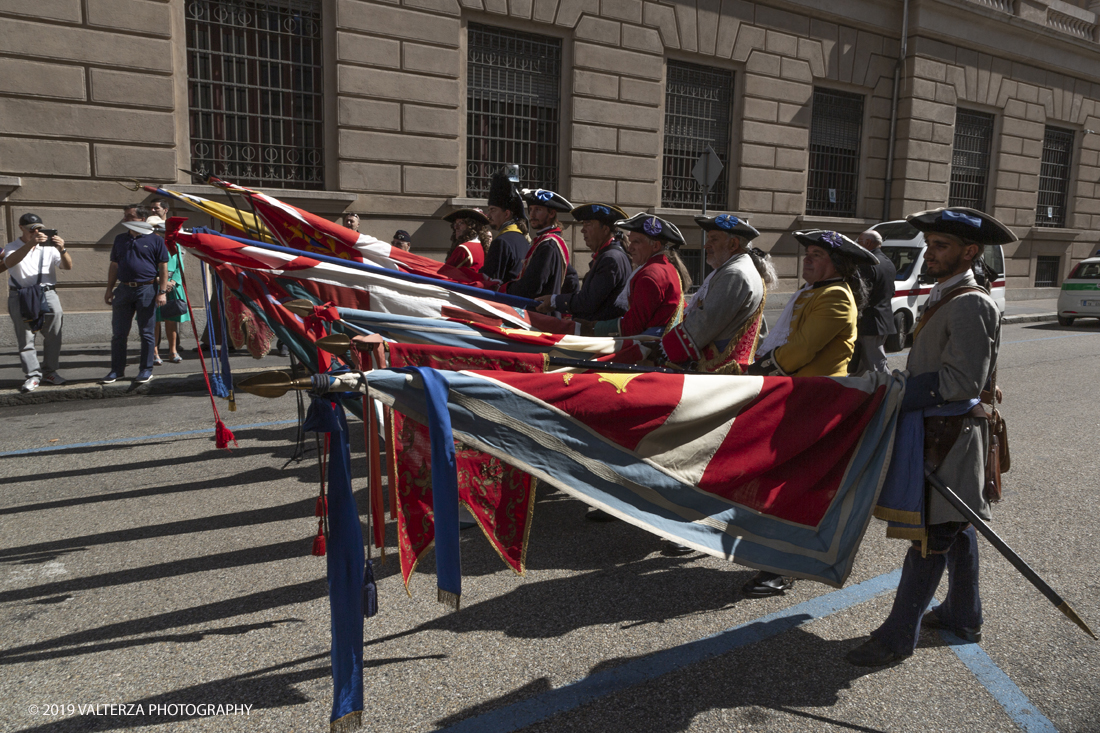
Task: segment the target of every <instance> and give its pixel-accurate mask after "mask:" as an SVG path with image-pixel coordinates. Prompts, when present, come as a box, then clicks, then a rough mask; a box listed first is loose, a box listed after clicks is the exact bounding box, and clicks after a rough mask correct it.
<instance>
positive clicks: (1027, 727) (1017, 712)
mask: <svg viewBox="0 0 1100 733" xmlns="http://www.w3.org/2000/svg"><path fill="white" fill-rule="evenodd" d="M940 636H941V637H942V638H943V640H944V641H945V642H947V644H948V645H949V646H950V647H951V651H953V652H955V656H957V657H958V658H959V659H960V660H962V663H963V664H965V665H966V666H967V668H968V669H969V670H970V671H971V672H972V673H973V674H974V676H975V677H977V678H978V682H981V683H982V686H984V687H985V689H987V690H989V694H991V695H993V699H995V700H996V701H997V702H998V703H1000V705H1001V707H1003V708H1004V709H1005V712H1006V713H1008V717H1010V718H1012V720H1013V722H1015V723H1016V725H1018V726H1020V730H1023V731H1025V733H1057V731H1058V729H1057V728H1055V727H1054V723H1051V722H1050V720H1049V719H1048V718H1047V716H1045V715H1043V714H1042V713H1041V712H1039V709H1038V708H1036V707H1035V706H1034V705H1032V704H1031V701H1030V700H1028V699H1027V696H1026V695H1024V693H1023V692H1021V691H1020V688H1019V687H1017V686H1016V683H1015V682H1013V681H1012V680H1011V679H1009V677H1008V675H1007V674H1005V673H1004V672H1003V671H1002V670H1001V668H1000V667H998V666H997V664H996V662H994V661H993V660H992V659H990V658H989V655H988V654H986V653H985V650H984V649H982V648H981V647H980V646H978V645H977V644H970V643H967V642H965V641H963V640H962V639H960V638H959V637H957V636H955V635H954V634H952V633H951V632H950V631H941V632H940Z"/></svg>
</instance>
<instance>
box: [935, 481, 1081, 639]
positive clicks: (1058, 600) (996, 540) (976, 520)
mask: <svg viewBox="0 0 1100 733" xmlns="http://www.w3.org/2000/svg"><path fill="white" fill-rule="evenodd" d="M924 477H925V478H926V479H928V483H930V484H931V485H932V488H934V489H935V490H936V491H938V492H939V493H940V495H941V496H943V498H945V499H947V501H948V502H949V503H950V504H951V506H953V507H955V509H957V510H958V511H959V513H960V514H962V515H963V516H964V517H966V519H967V521H968V522H970V523H971V524H973V525H974V528H975V529H977V530H978V531H979V532H981V533H982V534H983V535H984V536H985V538H986V539H987V540H989V544H991V545H993V547H995V548H996V549H997V551H998V552H999V553H1001V554H1002V555H1004V557H1005V559H1006V560H1008V561H1009V562H1010V563H1012V567H1014V568H1016V569H1017V570H1018V571H1020V574H1021V575H1023V576H1024V577H1025V578H1027V580H1028V581H1029V582H1030V583H1031V584H1032V585H1034V586H1035V587H1036V588H1038V589H1039V592H1040V593H1042V594H1043V595H1044V596H1046V598H1047V600H1048V601H1050V602H1051V603H1052V604H1054V606H1055V607H1056V608H1057V609H1058V610H1059V611H1061V612H1062V613H1064V614H1065V615H1066V618H1068V619H1069V620H1070V621H1072V622H1073V623H1075V624H1077V625H1078V626H1080V627H1081V630H1082V631H1084V632H1085V633H1086V634H1088V635H1089V636H1091V637H1092V638H1093V639H1096V634H1094V633H1093V631H1092V629H1090V628H1089V626H1088V624H1086V623H1085V622H1084V621H1083V620H1082V619H1081V617H1080V616H1078V615H1077V612H1076V611H1074V610H1073V607H1072V606H1070V605H1069V603H1068V602H1067V601H1066V600H1065V599H1064V598H1062V596H1060V595H1058V593H1057V592H1056V591H1055V590H1054V589H1053V588H1051V587H1050V585H1049V584H1048V583H1047V582H1046V581H1045V580H1043V579H1042V578H1041V577H1039V574H1038V573H1037V572H1035V571H1034V570H1033V569H1032V568H1031V566H1030V565H1028V564H1027V562H1025V561H1024V559H1023V558H1022V557H1020V556H1019V555H1018V554H1017V553H1016V551H1015V550H1013V549H1012V548H1011V547H1009V546H1008V543H1007V542H1005V541H1004V540H1002V539H1001V538H1000V537H999V536H998V535H997V533H996V532H994V531H993V528H992V527H990V526H989V525H988V524H986V523H985V520H983V519H982V518H981V517H979V516H978V514H977V513H976V512H975V511H974V510H973V509H971V508H970V507H969V506H967V505H966V502H964V501H963V500H962V499H960V498H959V495H958V494H956V493H955V492H954V491H952V490H951V488H950V487H949V486H947V485H946V484H945V483H944V482H943V481H941V480H940V479H939V477H938V476H936V474H935V473H933V472H932V468H931V466H929V465H928V464H927V463H925V464H924Z"/></svg>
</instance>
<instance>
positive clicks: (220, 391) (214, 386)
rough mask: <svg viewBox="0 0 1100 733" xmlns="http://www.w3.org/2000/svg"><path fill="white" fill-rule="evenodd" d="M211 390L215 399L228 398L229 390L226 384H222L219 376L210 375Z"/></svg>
mask: <svg viewBox="0 0 1100 733" xmlns="http://www.w3.org/2000/svg"><path fill="white" fill-rule="evenodd" d="M210 390H211V391H212V392H213V393H214V396H215V397H228V396H229V390H228V389H226V388H225V383H224V382H222V378H221V376H220V375H219V374H216V373H215V374H211V375H210Z"/></svg>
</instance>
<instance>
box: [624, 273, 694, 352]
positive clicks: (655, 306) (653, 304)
mask: <svg viewBox="0 0 1100 733" xmlns="http://www.w3.org/2000/svg"><path fill="white" fill-rule="evenodd" d="M627 287H629V288H630V307H629V309H628V310H627V311H626V314H625V315H623V317H622V318H620V319H619V335H621V336H637V335H638V334H640V333H642V332H643V331H646V330H647V329H650V328H654V327H658V326H659V327H661V328H664V327H665V326H667V325H668V324H669V322H670V321H671V320H672V319H673V318H674V317H675V316H676V311H677V309H679V307H680V301H681V299H682V298H683V289H682V288H681V286H680V273H679V272H677V271H676V267H675V266H674V265H673V264H672V263H671V262H669V259H668V257H666V256H665V255H664V253H663V252H658V253H657V254H655V255H653V256H652V257H650V258H649V259H648V260H646V263H645V264H644V265H642V267H641V269H639V270H638V271H637V272H636V273H634V276H633V277H632V278H631V279H630V283H629V285H628V286H627Z"/></svg>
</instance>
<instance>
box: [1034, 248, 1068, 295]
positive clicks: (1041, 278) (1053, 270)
mask: <svg viewBox="0 0 1100 733" xmlns="http://www.w3.org/2000/svg"><path fill="white" fill-rule="evenodd" d="M1061 267H1062V258H1061V257H1059V256H1058V255H1039V256H1038V257H1036V258H1035V287H1037V288H1056V287H1058V271H1059V270H1060V269H1061Z"/></svg>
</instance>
